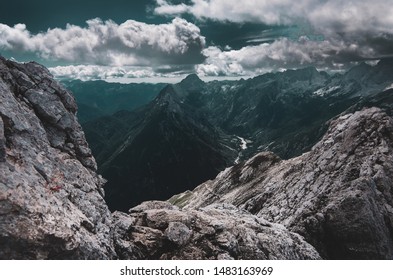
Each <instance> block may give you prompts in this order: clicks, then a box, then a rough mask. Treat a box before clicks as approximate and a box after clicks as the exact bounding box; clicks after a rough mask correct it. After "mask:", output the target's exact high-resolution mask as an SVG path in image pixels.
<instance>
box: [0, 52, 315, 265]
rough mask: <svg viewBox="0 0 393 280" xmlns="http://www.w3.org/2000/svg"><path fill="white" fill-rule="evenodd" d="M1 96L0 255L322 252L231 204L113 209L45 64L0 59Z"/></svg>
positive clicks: (286, 255)
mask: <svg viewBox="0 0 393 280" xmlns="http://www.w3.org/2000/svg"><path fill="white" fill-rule="evenodd" d="M0 98H1V103H0V259H117V258H121V259H154V258H156V259H176V258H182V259H183V258H192V259H236V258H237V259H239V258H245V259H246V258H248V259H250V258H251V259H254V258H261V259H318V258H320V256H319V254H318V253H317V252H316V251H315V249H314V248H313V247H312V246H311V245H309V244H308V243H307V242H305V241H304V240H303V238H302V237H300V236H299V235H298V234H295V233H291V232H289V231H288V230H286V229H285V228H284V227H282V226H279V225H276V224H272V223H269V222H266V221H265V220H263V219H261V218H257V217H256V216H254V215H251V214H250V213H248V212H247V211H240V210H239V209H237V208H236V207H234V206H228V205H219V206H209V207H206V208H204V209H200V210H191V211H182V210H179V209H178V208H177V207H175V206H172V205H170V204H169V203H165V202H146V203H143V204H142V205H140V206H137V207H135V208H133V209H132V210H131V214H130V215H127V214H125V213H121V212H116V213H114V214H113V215H112V214H111V213H110V211H109V210H108V207H107V205H106V203H105V201H104V199H103V196H104V192H103V188H102V187H103V183H104V180H103V179H102V178H101V177H100V176H99V175H97V173H96V163H95V160H94V158H93V157H92V155H91V152H90V149H89V147H88V145H87V143H86V141H85V137H84V134H83V131H82V130H81V127H80V125H79V124H78V122H77V119H76V115H75V114H76V110H77V107H76V104H75V101H74V98H73V97H72V95H71V94H70V93H69V92H67V91H66V90H64V89H63V88H62V87H61V86H60V85H59V84H58V83H57V82H55V81H53V79H52V77H51V75H50V73H49V72H48V71H47V70H46V69H45V68H44V67H42V66H40V65H38V64H36V63H26V64H18V63H14V62H11V61H7V60H5V59H3V58H0Z"/></svg>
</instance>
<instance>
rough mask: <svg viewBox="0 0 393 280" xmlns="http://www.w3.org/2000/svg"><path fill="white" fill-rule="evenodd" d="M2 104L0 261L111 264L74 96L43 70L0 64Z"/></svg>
mask: <svg viewBox="0 0 393 280" xmlns="http://www.w3.org/2000/svg"><path fill="white" fill-rule="evenodd" d="M0 100H1V102H0V259H64V258H66V259H74V258H76V259H108V258H113V257H114V256H115V253H114V251H113V244H112V239H111V229H110V227H111V215H110V212H109V211H108V208H107V206H106V204H105V202H104V200H103V190H102V186H103V183H104V180H103V179H102V178H101V177H100V176H98V175H97V174H96V172H95V170H96V163H95V160H94V158H93V157H92V155H91V152H90V149H89V147H88V145H87V143H86V141H85V137H84V134H83V131H82V129H81V127H80V125H79V124H78V122H77V119H76V117H75V113H76V110H77V107H76V104H75V101H74V98H73V97H72V95H71V94H70V93H68V92H67V91H66V90H64V89H63V88H62V87H61V86H60V85H59V84H58V83H57V82H55V81H54V80H53V79H52V76H51V75H50V73H49V72H48V70H46V69H45V68H44V67H42V66H40V65H38V64H36V63H27V64H18V63H14V62H11V61H7V60H5V59H3V58H1V57H0Z"/></svg>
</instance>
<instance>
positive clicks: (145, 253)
mask: <svg viewBox="0 0 393 280" xmlns="http://www.w3.org/2000/svg"><path fill="white" fill-rule="evenodd" d="M386 65H389V63H386V62H381V63H380V64H379V65H376V66H374V67H371V68H370V67H368V66H366V67H365V66H361V67H360V70H359V72H361V73H363V74H362V77H365V78H359V76H356V77H357V78H356V79H350V82H348V83H349V84H354V85H356V86H357V87H358V91H350V90H349V91H340V92H334V90H331V91H330V90H327V91H329V93H322V94H321V92H322V91H323V90H326V87H327V86H331V85H332V84H334V83H335V84H337V83H343V84H342V85H343V87H344V84H345V85H347V82H345V83H344V81H345V76H346V75H347V74H345V75H340V76H339V75H335V76H334V77H331V76H328V75H325V74H324V73H319V74H316V72H315V71H314V70H311V71H310V70H309V69H307V70H299V71H300V72H298V71H295V72H292V71H289V72H288V73H277V74H268V75H267V77H257V78H256V79H257V80H259V79H262V80H263V79H266V78H268V77H269V75H270V76H271V75H277V76H276V77H281V78H282V80H281V82H282V81H289V80H288V75H290V76H293V75H295V76H296V73H302V72H301V71H306V72H307V73H312V75H311V76H312V77H315V75H316V77H319V78H317V80H319V81H322V82H323V80H321V79H320V75H322V76H323V77H326V79H327V80H326V81H327V83H326V81H325V82H323V83H322V86H321V87H316V88H314V87H312V86H311V89H312V91H308V92H309V95H310V97H309V98H311V99H312V98H314V96H322V97H324V99H328V100H336V99H335V98H341V99H342V100H344V101H345V100H352V101H353V104H352V105H350V104H348V106H349V107H347V108H346V109H345V111H343V112H341V113H340V114H338V115H336V116H333V117H332V118H330V119H329V121H328V124H326V129H325V132H324V133H323V136H322V137H321V138H320V139H318V140H316V142H315V144H314V145H313V146H312V147H311V149H309V150H308V151H306V152H304V153H302V154H301V155H299V156H296V157H291V158H289V159H283V158H282V157H280V156H278V155H277V154H275V153H272V152H271V151H262V152H257V153H256V154H255V155H253V156H251V157H250V158H248V159H245V160H243V159H239V158H238V157H239V153H240V152H245V151H247V150H248V149H255V146H251V143H250V139H249V138H251V136H252V135H251V136H250V137H249V138H244V136H245V135H243V134H240V133H237V134H230V133H229V130H227V129H228V128H226V127H225V126H222V127H218V126H214V125H212V123H213V121H214V120H215V121H217V123H219V121H220V120H219V119H218V116H219V115H218V113H215V114H216V115H215V116H216V118H215V119H211V115H209V114H206V113H204V110H202V109H206V108H208V107H209V106H210V105H207V103H205V102H204V100H205V101H206V100H209V98H208V96H207V95H206V96H205V95H204V94H203V93H204V90H205V89H207V88H208V87H212V85H219V86H220V88H221V86H222V85H227V84H231V85H232V86H233V85H234V84H237V83H245V84H247V85H250V84H253V82H255V80H254V79H253V80H248V81H239V82H225V83H224V82H222V84H220V83H221V82H214V83H201V82H200V80H199V79H198V78H197V77H195V76H191V77H188V79H186V80H185V81H183V82H182V83H180V84H177V85H170V86H167V87H165V88H164V90H163V91H162V92H161V93H160V94H159V95H157V97H156V98H155V99H154V100H153V101H152V102H151V103H149V104H148V105H146V107H144V108H140V109H138V110H136V111H133V112H131V113H130V112H127V111H121V112H119V113H116V115H117V116H118V118H119V119H122V120H124V121H125V120H126V116H132V117H130V118H131V120H133V121H132V122H131V123H135V124H136V125H135V126H134V127H131V129H130V132H129V134H128V135H126V136H125V137H126V138H125V140H122V141H120V142H123V143H126V144H127V145H124V150H122V149H118V150H116V151H117V153H116V154H113V156H114V158H113V159H112V160H113V161H114V162H115V163H118V161H117V160H119V162H120V163H119V166H120V167H121V165H120V164H122V163H124V162H125V163H126V164H125V166H126V165H127V164H129V163H130V162H133V161H130V159H129V158H128V157H127V155H130V153H129V152H130V151H131V152H132V153H131V155H132V156H135V155H139V156H141V155H151V158H150V159H151V160H157V158H159V156H161V157H162V155H160V154H159V152H160V151H163V153H164V154H169V155H172V156H173V157H170V158H173V159H179V161H178V162H176V161H174V162H173V164H174V165H173V166H171V168H170V169H167V170H166V172H167V173H168V174H167V177H166V178H168V179H172V180H174V181H175V179H173V178H170V175H171V174H172V176H174V177H176V176H179V178H181V179H182V180H184V178H185V176H183V175H184V174H180V173H170V172H174V171H176V170H174V168H175V167H176V168H179V170H180V171H183V170H185V169H181V168H182V166H181V162H182V161H183V160H185V162H184V164H193V165H196V163H195V162H193V161H192V162H191V163H187V160H190V161H191V159H184V158H181V156H182V154H180V153H179V152H182V153H184V155H188V156H192V159H193V160H195V159H200V160H205V161H206V162H204V164H206V165H208V163H209V160H212V159H214V158H219V155H224V156H225V158H229V159H231V161H232V162H237V163H228V164H231V165H232V166H230V167H227V168H225V169H224V170H223V171H222V172H220V173H219V174H218V175H217V176H216V177H215V178H214V179H212V180H207V181H205V182H202V184H200V185H199V186H197V187H196V188H192V189H190V190H188V191H185V192H181V193H178V194H176V195H174V196H172V197H171V198H170V199H169V200H167V201H144V202H142V203H140V204H138V205H136V206H134V207H132V208H131V209H130V210H129V211H128V212H127V213H126V212H122V211H114V212H111V211H110V209H109V207H108V204H107V203H106V201H105V199H106V200H108V198H106V197H105V191H104V185H105V182H106V180H105V179H103V178H102V176H101V175H99V174H98V172H97V165H96V161H95V159H94V157H93V155H92V153H91V150H90V148H89V145H88V143H87V141H86V139H85V134H84V132H83V130H82V127H81V125H80V124H79V123H78V118H77V109H78V107H77V104H76V101H75V98H74V97H73V95H72V94H71V93H70V92H69V91H67V90H66V89H65V88H64V87H63V86H62V85H61V84H59V83H58V82H57V81H55V80H54V79H53V77H52V75H51V74H50V73H49V71H48V70H47V69H46V68H45V67H43V66H41V65H39V64H37V63H35V62H30V63H23V64H21V63H16V62H13V61H10V60H6V59H4V58H2V57H0V98H1V102H0V259H138V260H140V259H163V260H165V259H206V260H212V259H226V260H233V259H291V260H294V259H296V260H298V259H313V260H315V259H393V230H392V229H393V210H392V209H393V198H392V193H393V191H392V186H393V184H392V182H393V164H392V163H393V158H392V155H393V153H392V151H393V118H392V117H391V116H389V114H391V104H392V103H391V100H392V98H391V96H392V93H393V92H392V89H389V87H390V84H389V83H390V81H387V80H386V77H389V76H390V75H389V73H387V74H386V75H384V72H383V71H379V70H378V69H380V68H381V67H382V69H384V71H388V69H390V68H384V67H386ZM364 69H366V71H365V70H364ZM389 71H390V70H389ZM365 72H367V74H364V73H365ZM317 73H318V72H317ZM373 73H375V74H373ZM363 75H364V76H363ZM366 77H370V78H367V79H366ZM381 77H384V78H383V79H382V78H381ZM284 78H285V79H284ZM298 79H299V77H297V78H296V79H295V80H290V81H291V82H290V83H289V82H288V83H287V86H288V87H291V88H292V89H293V90H291V91H290V92H286V93H285V94H284V96H282V97H280V98H279V99H277V100H280V102H281V103H282V104H283V106H284V105H285V106H284V108H291V107H292V108H293V111H295V109H294V108H298V107H297V106H293V105H292V106H291V104H287V103H285V102H284V100H285V101H287V100H294V99H291V98H289V97H285V96H286V95H289V96H290V95H291V93H292V92H293V91H294V90H295V89H296V87H298V88H300V85H301V84H304V83H306V84H307V82H305V81H304V79H303V80H300V81H298V82H296V81H297V80H298ZM381 79H382V80H381ZM306 80H307V79H306ZM281 82H277V83H278V85H280V83H281ZM282 83H283V84H285V83H284V82H282ZM185 84H186V85H185ZM258 84H260V83H259V82H258ZM262 84H263V83H262ZM289 84H290V85H289ZM187 85H188V87H189V88H192V89H191V90H185V89H184V87H187ZM200 85H202V86H203V89H202V91H200V90H199V89H198V87H199V86H200ZM365 85H367V87H366V86H365ZM351 87H352V86H348V87H345V88H351ZM194 89H195V91H194ZM299 90H300V89H299ZM218 91H220V89H218ZM191 92H195V94H194V93H191ZM256 92H258V91H257V90H256ZM299 92H300V91H299ZM315 92H317V93H315ZM239 94H240V93H239ZM260 94H261V96H264V95H263V94H262V93H260ZM235 95H236V94H233V95H228V96H235ZM201 96H202V97H204V98H200V97H201ZM217 96H218V97H220V96H219V95H217ZM223 96H224V95H221V97H223ZM306 96H308V95H306ZM284 97H285V98H284ZM318 100H319V99H318ZM337 100H338V99H337ZM244 101H246V100H244ZM337 102H338V101H337ZM273 103H274V102H273ZM195 104H197V105H195ZM216 104H217V106H218V105H219V104H221V105H223V106H224V105H225V104H230V102H229V101H228V103H225V102H221V103H220V102H217V103H216ZM250 104H251V105H252V103H251V102H250ZM255 104H257V103H255ZM299 104H300V105H302V104H303V102H298V105H299ZM377 107H380V108H377ZM197 108H199V109H197ZM280 108H281V107H280ZM206 111H207V109H206ZM253 111H254V110H251V112H253ZM293 111H291V112H293ZM122 115H124V117H121V116H122ZM212 115H214V114H213V113H212ZM248 115H249V116H251V115H252V114H251V113H250V114H248ZM301 116H302V115H301ZM221 117H222V120H225V119H226V118H227V117H226V116H221ZM324 117H325V116H324ZM234 119H235V118H234ZM239 119H240V118H239ZM262 119H263V118H262ZM161 120H165V122H161ZM256 123H257V124H258V122H256ZM295 123H296V122H295ZM125 124H128V125H129V122H126V121H125ZM153 124H156V125H155V126H154V125H153ZM230 124H231V123H228V125H230ZM261 127H262V128H264V129H266V131H269V129H268V128H270V129H271V127H269V126H268V125H266V124H265V123H263V125H261ZM108 128H109V126H108ZM180 129H182V130H180ZM275 129H278V128H277V127H276V128H275ZM286 129H288V128H286ZM322 129H323V128H322ZM284 131H285V130H284ZM303 132H304V131H303ZM190 133H191V134H190ZM321 133H322V132H321ZM191 135H192V137H191ZM150 136H153V138H149V137H150ZM157 137H162V138H159V139H156V138H157ZM178 137H179V138H180V139H177V138H178ZM255 137H256V136H255ZM127 139H129V141H128V142H127ZM281 139H282V141H288V143H289V141H292V139H285V136H282V137H281ZM310 139H312V138H310ZM148 140H150V142H149V141H148ZM213 140H214V141H213ZM235 140H236V141H235ZM254 140H255V141H256V140H257V139H254ZM160 141H162V146H160V149H155V148H154V147H150V145H151V144H152V143H154V144H156V143H160ZM172 141H177V142H175V144H176V145H172V146H169V148H167V147H164V146H163V145H164V143H165V144H170V143H171V142H172ZM183 141H184V144H186V145H183ZM310 141H311V140H310ZM135 143H137V144H138V145H136V144H135ZM310 143H311V142H310ZM148 144H149V145H148ZM134 145H135V146H134ZM188 145H193V146H192V149H191V151H195V150H194V149H200V150H197V151H200V152H201V153H202V152H203V153H206V154H207V155H209V157H207V158H202V157H200V155H199V153H196V155H194V154H192V155H189V154H187V153H188V152H189V150H187V149H188V147H189V146H188ZM231 145H233V146H235V147H236V148H232V149H231ZM149 147H150V150H149ZM249 147H250V148H249ZM176 148H179V149H178V150H177V149H176ZM233 149H234V150H233ZM257 150H258V148H257V149H256V151H257ZM233 151H235V153H234V154H233V153H232V152H233ZM242 156H243V157H245V154H240V157H242ZM131 158H132V157H131ZM143 158H144V157H141V158H139V159H143ZM162 158H163V157H162ZM164 159H165V160H168V159H167V158H164ZM120 160H124V162H121V161H120ZM210 163H212V165H211V166H210V168H212V166H213V163H214V164H217V162H214V161H210ZM218 163H220V162H218ZM176 164H177V166H176ZM164 167H165V166H164ZM160 168H163V166H155V169H152V170H156V171H157V170H160ZM198 168H199V167H198ZM194 172H197V170H194ZM118 190H120V191H124V189H123V188H122V187H120V188H118ZM127 191H128V190H127ZM134 192H135V194H137V192H138V190H137V189H134ZM140 192H143V190H142V191H140ZM126 194H127V193H126ZM129 194H130V195H132V194H133V193H132V192H130V193H129ZM168 195H169V193H168ZM113 197H115V196H113V194H112V198H113ZM112 202H113V203H115V202H116V201H112Z"/></svg>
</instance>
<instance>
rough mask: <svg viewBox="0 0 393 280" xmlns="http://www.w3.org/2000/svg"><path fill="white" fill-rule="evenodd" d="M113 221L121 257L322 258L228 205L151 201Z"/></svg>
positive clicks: (277, 227) (285, 233) (291, 237)
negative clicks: (187, 207) (190, 205)
mask: <svg viewBox="0 0 393 280" xmlns="http://www.w3.org/2000/svg"><path fill="white" fill-rule="evenodd" d="M114 225H115V226H114V230H115V240H116V241H115V248H116V251H117V253H118V254H119V257H120V258H124V259H228V260H230V259H320V256H319V254H318V253H317V252H316V251H315V249H314V248H313V247H312V246H311V245H309V244H308V243H306V242H304V240H303V238H302V237H301V236H300V235H298V234H295V233H292V232H289V231H288V230H287V229H285V228H284V227H283V226H281V225H278V224H272V223H269V222H267V221H266V220H264V219H262V218H257V217H256V216H254V215H251V214H250V213H249V212H248V211H244V210H239V209H238V208H237V207H235V206H233V205H229V204H213V205H209V206H207V207H204V208H201V209H198V210H180V209H179V208H178V207H176V206H173V205H172V204H170V203H167V202H159V201H149V202H145V203H142V204H141V205H139V206H137V207H134V208H132V209H131V210H130V215H126V214H124V213H122V212H115V213H114Z"/></svg>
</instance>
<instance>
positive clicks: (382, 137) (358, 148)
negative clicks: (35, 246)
mask: <svg viewBox="0 0 393 280" xmlns="http://www.w3.org/2000/svg"><path fill="white" fill-rule="evenodd" d="M392 151H393V120H392V118H390V117H389V116H387V115H386V114H385V113H384V112H382V111H381V110H380V109H377V108H370V109H364V110H362V111H358V112H355V113H352V114H346V115H342V116H340V117H338V118H336V119H335V120H333V121H332V122H331V123H330V128H329V130H328V131H327V133H326V134H325V136H324V137H323V139H322V140H320V141H319V142H318V143H317V144H316V145H315V146H314V147H313V148H312V150H311V151H310V152H307V153H305V154H303V155H302V156H299V157H297V158H293V159H290V160H281V159H280V158H279V157H278V156H276V155H274V154H272V153H269V152H264V153H260V154H257V155H256V156H254V157H253V158H251V159H249V160H247V161H245V162H243V163H240V164H238V165H235V166H233V167H231V168H228V169H226V170H225V171H223V172H222V173H220V174H219V175H218V176H217V178H216V179H215V180H213V181H208V182H206V183H204V184H202V185H200V186H199V187H197V188H196V189H195V190H194V191H192V192H186V193H183V194H180V195H177V196H174V197H172V198H171V200H170V201H171V202H172V203H174V204H177V205H179V206H181V207H183V209H188V210H189V209H198V208H200V207H205V206H207V205H211V204H213V203H231V204H233V205H235V206H237V207H239V208H240V209H243V210H246V211H248V212H250V213H252V214H255V215H256V216H258V217H261V218H265V219H267V220H268V221H270V222H274V223H280V224H282V225H284V226H285V227H287V228H288V229H289V230H291V231H295V232H297V233H299V234H300V235H302V236H304V237H305V238H306V240H307V241H308V242H310V243H311V244H312V245H314V246H315V247H316V249H317V250H318V252H319V253H320V254H321V256H322V257H324V258H333V259H370V258H371V259H385V258H386V259H392V258H393V196H392V195H393V189H392V185H393V182H392V178H393V153H392Z"/></svg>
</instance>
